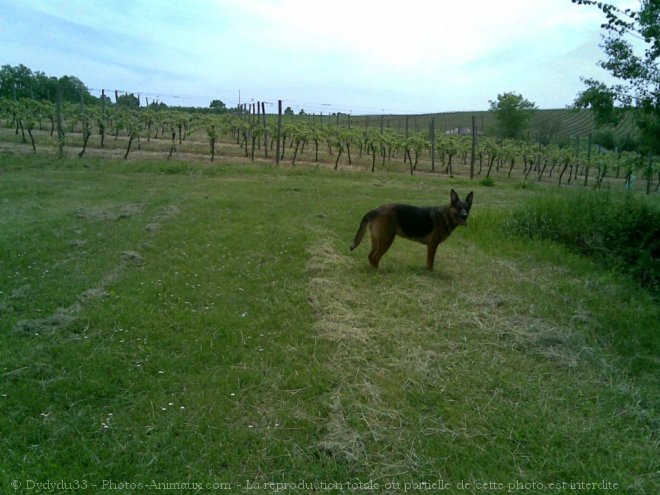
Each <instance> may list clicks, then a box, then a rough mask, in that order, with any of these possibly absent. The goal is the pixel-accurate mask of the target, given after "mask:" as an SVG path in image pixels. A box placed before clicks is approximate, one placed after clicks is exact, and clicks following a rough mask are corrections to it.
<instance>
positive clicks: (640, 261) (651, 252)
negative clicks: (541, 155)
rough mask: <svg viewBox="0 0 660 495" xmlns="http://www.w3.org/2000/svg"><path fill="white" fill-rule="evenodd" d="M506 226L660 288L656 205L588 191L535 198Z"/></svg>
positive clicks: (659, 219) (659, 209) (659, 224)
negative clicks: (571, 250)
mask: <svg viewBox="0 0 660 495" xmlns="http://www.w3.org/2000/svg"><path fill="white" fill-rule="evenodd" d="M506 228H507V230H509V231H510V232H514V233H516V234H520V235H523V236H526V237H533V238H542V239H549V240H552V241H556V242H560V243H562V244H564V245H566V246H568V247H570V248H571V249H574V250H576V251H578V252H580V253H582V254H587V255H589V256H591V257H593V258H594V259H595V260H597V261H598V262H599V263H602V264H604V265H606V266H608V267H610V268H615V269H617V270H620V271H621V272H623V273H627V274H629V275H631V276H632V277H633V278H634V279H635V280H637V281H638V282H639V283H640V284H641V285H642V286H644V287H646V288H649V289H651V291H653V292H655V293H657V292H658V291H659V290H660V207H658V204H657V203H652V202H651V201H650V200H648V199H646V198H643V197H639V196H635V195H632V194H625V195H619V194H614V193H611V192H609V191H588V190H578V191H571V190H564V191H560V192H557V193H556V194H547V195H536V196H534V197H533V198H532V199H531V200H530V201H528V202H527V203H526V204H525V205H524V206H523V207H521V208H519V209H517V210H516V211H515V212H514V213H513V214H512V215H511V216H510V218H509V219H508V220H507V222H506Z"/></svg>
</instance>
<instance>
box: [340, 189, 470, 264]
mask: <svg viewBox="0 0 660 495" xmlns="http://www.w3.org/2000/svg"><path fill="white" fill-rule="evenodd" d="M449 197H450V203H449V205H446V206H437V207H434V206H426V207H418V206H410V205H402V204H388V205H383V206H381V207H379V208H376V209H375V210H371V211H370V212H368V213H367V214H366V215H364V216H363V217H362V221H361V222H360V227H359V228H358V231H357V234H355V239H353V244H351V251H353V250H354V249H355V248H356V247H358V246H359V245H360V242H362V238H363V237H364V234H365V232H366V230H367V227H369V232H370V234H371V252H370V253H369V263H370V264H371V266H373V267H374V268H378V263H379V262H380V259H381V258H382V257H383V255H384V254H385V253H386V252H387V250H388V249H389V248H390V246H391V245H392V243H393V242H394V238H395V237H396V236H397V235H398V236H401V237H404V238H406V239H410V240H411V241H416V242H420V243H422V244H426V268H427V269H428V270H429V271H431V270H433V262H434V261H435V252H436V250H437V249H438V246H439V245H440V243H441V242H444V241H445V240H447V238H448V237H449V235H450V234H451V233H452V232H453V231H454V229H455V228H456V227H458V226H459V225H467V219H468V215H469V214H470V208H472V198H473V191H471V192H470V194H468V195H467V197H466V198H465V200H464V201H461V200H460V199H459V197H458V194H456V191H454V190H453V189H452V190H451V193H450V196H449Z"/></svg>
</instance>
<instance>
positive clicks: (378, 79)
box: [0, 0, 637, 114]
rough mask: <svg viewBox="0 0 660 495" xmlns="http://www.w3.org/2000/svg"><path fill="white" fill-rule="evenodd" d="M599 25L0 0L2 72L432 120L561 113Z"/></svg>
mask: <svg viewBox="0 0 660 495" xmlns="http://www.w3.org/2000/svg"><path fill="white" fill-rule="evenodd" d="M612 3H615V4H616V5H619V6H626V7H627V6H635V5H637V2H636V1H634V0H628V1H624V0H621V1H617V0H615V1H614V2H612ZM603 21H604V16H603V15H602V13H601V12H600V11H599V10H597V9H595V8H593V7H585V6H579V5H574V4H573V3H571V1H570V0H497V1H496V0H437V1H421V0H396V1H388V0H379V1H376V0H374V1H372V0H322V1H321V0H319V1H315V0H185V1H182V0H176V1H170V0H159V1H152V0H130V1H125V0H41V1H40V0H0V65H5V64H9V65H18V64H24V65H26V66H28V67H29V68H31V69H32V70H33V71H37V70H39V71H42V72H45V73H46V74H47V75H50V76H58V77H59V76H62V75H73V76H76V77H78V78H79V79H81V80H82V81H83V82H84V83H85V84H86V85H87V87H88V88H90V90H91V91H92V93H93V94H99V93H100V90H101V89H102V88H103V89H106V91H109V92H110V94H111V95H112V96H113V97H114V91H115V90H121V91H128V92H132V93H140V94H141V97H142V101H144V97H147V98H149V100H150V101H151V100H153V99H154V98H158V99H160V101H164V102H165V103H167V104H172V105H186V106H188V105H190V106H193V105H195V106H208V104H209V102H210V101H211V100H212V99H220V100H222V101H224V102H225V103H226V104H227V105H228V106H235V105H236V104H237V102H238V98H239V91H240V97H241V102H243V103H246V102H250V101H252V100H254V101H266V102H269V103H273V104H274V105H273V106H271V107H269V108H270V109H271V110H270V111H272V110H273V109H276V106H275V105H276V102H277V100H278V99H282V100H284V104H285V106H291V107H292V108H293V109H294V110H296V111H298V110H300V109H301V108H302V109H304V110H305V111H306V112H308V113H320V112H323V113H330V112H336V111H342V112H349V113H353V114H363V113H429V112H444V111H462V110H465V111H469V110H486V109H488V106H489V104H488V102H489V100H494V99H496V97H497V95H498V94H500V93H503V92H507V91H513V92H516V93H520V94H522V95H523V96H524V97H526V98H527V99H529V100H531V101H533V102H535V103H536V104H537V106H539V107H540V108H563V107H565V106H566V105H569V104H571V103H572V102H573V100H574V99H575V96H576V94H577V93H578V91H579V90H580V89H581V88H583V84H582V82H581V81H580V77H581V76H587V77H593V76H595V77H598V78H599V79H603V80H605V81H607V78H606V76H605V74H604V72H603V71H602V69H599V68H598V67H597V65H596V63H597V61H598V60H600V59H602V58H603V54H602V49H601V48H600V47H599V44H600V43H601V33H602V30H601V28H600V25H601V23H602V22H603ZM267 111H269V110H267Z"/></svg>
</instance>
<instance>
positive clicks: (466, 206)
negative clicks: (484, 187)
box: [449, 189, 473, 225]
mask: <svg viewBox="0 0 660 495" xmlns="http://www.w3.org/2000/svg"><path fill="white" fill-rule="evenodd" d="M472 196H473V192H472V191H470V194H468V195H467V197H466V198H465V200H464V201H461V200H460V199H459V197H458V194H456V191H454V190H453V189H452V190H451V193H450V196H449V197H450V198H451V203H450V205H449V214H450V215H451V218H452V219H453V220H454V222H456V223H457V224H459V225H467V219H468V215H469V214H470V208H472Z"/></svg>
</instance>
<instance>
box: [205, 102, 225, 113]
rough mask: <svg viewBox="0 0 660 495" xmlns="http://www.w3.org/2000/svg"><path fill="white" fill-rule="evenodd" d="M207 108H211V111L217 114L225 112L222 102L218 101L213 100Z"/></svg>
mask: <svg viewBox="0 0 660 495" xmlns="http://www.w3.org/2000/svg"><path fill="white" fill-rule="evenodd" d="M209 108H212V109H213V110H215V111H217V112H226V111H227V105H225V103H224V102H223V101H220V100H213V101H212V102H211V104H210V105H209Z"/></svg>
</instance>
